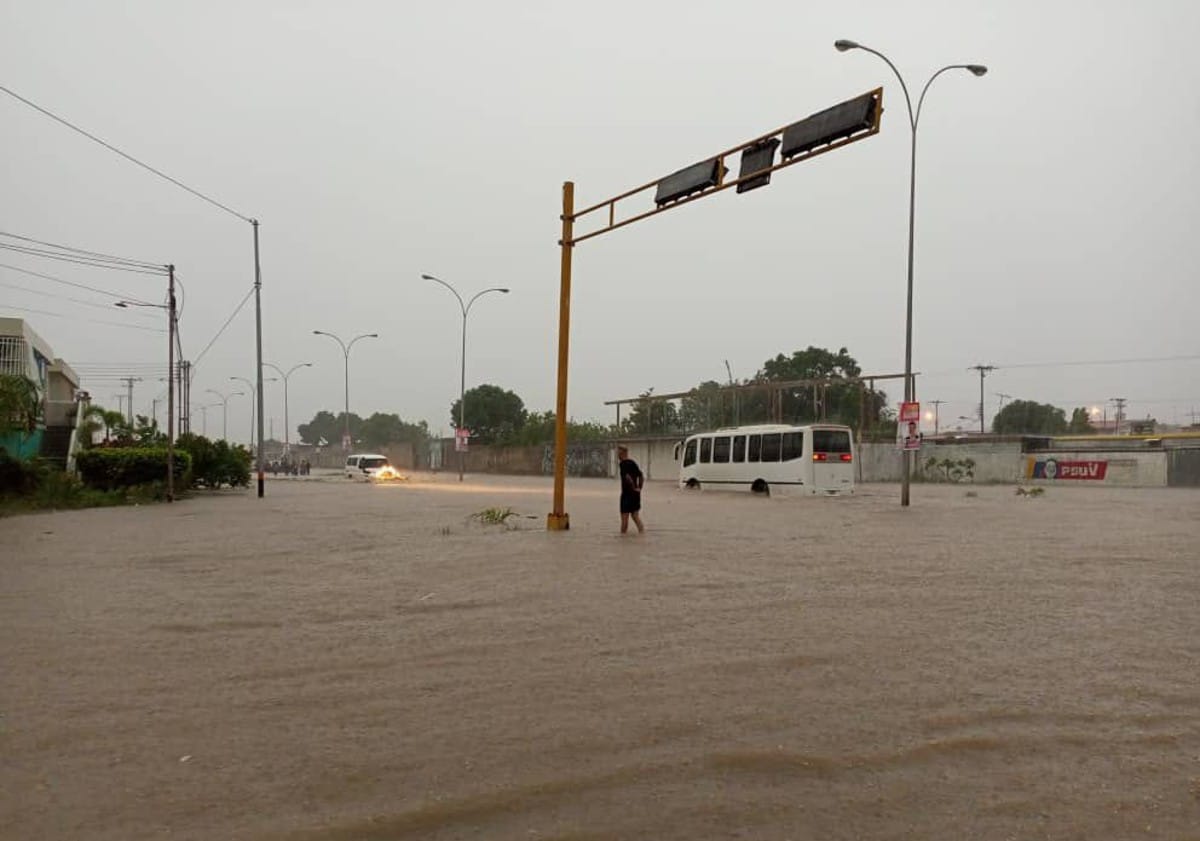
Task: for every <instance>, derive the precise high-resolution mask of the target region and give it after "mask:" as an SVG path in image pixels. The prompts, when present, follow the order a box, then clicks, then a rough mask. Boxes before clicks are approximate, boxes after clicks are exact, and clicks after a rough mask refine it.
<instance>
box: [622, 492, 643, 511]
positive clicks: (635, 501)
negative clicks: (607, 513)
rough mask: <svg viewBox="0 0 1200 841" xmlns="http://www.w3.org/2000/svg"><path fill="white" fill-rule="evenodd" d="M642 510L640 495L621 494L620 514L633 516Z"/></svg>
mask: <svg viewBox="0 0 1200 841" xmlns="http://www.w3.org/2000/svg"><path fill="white" fill-rule="evenodd" d="M641 510H642V495H641V494H635V493H623V494H621V513H622V514H633V513H635V512H637V511H641Z"/></svg>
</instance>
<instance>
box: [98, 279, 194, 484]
mask: <svg viewBox="0 0 1200 841" xmlns="http://www.w3.org/2000/svg"><path fill="white" fill-rule="evenodd" d="M166 269H167V303H166V304H148V303H146V302H145V301H117V302H116V303H115V304H114V305H113V306H117V307H121V308H122V309H127V308H129V307H153V308H155V309H163V310H166V311H167V502H174V501H175V373H174V372H175V332H176V330H177V328H178V327H179V325H178V323H177V320H178V311H177V308H176V301H175V265H174V264H173V263H172V264H169V265H168V266H167V267H166ZM130 396H131V400H130V402H131V403H132V394H131V395H130ZM130 414H131V415H132V414H133V410H132V406H131V407H130Z"/></svg>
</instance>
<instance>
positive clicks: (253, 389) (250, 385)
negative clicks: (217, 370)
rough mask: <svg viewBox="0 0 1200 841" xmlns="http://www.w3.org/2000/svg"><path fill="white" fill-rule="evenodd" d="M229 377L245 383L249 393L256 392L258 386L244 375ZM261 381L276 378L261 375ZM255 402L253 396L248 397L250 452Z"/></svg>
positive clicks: (252, 447)
mask: <svg viewBox="0 0 1200 841" xmlns="http://www.w3.org/2000/svg"><path fill="white" fill-rule="evenodd" d="M229 379H231V380H237V381H238V382H239V383H245V384H246V388H248V389H250V393H251V394H257V393H258V387H257V386H256V385H255V384H254V383H252V382H251V381H250V380H248V379H247V378H245V377H230V378H229ZM262 381H263V382H264V383H273V382H275V381H276V380H275V378H274V377H263V378H262ZM257 402H258V401H256V400H255V399H254V398H253V397H251V398H250V451H251V452H254V409H255V405H256V404H257ZM259 443H261V442H259Z"/></svg>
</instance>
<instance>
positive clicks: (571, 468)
mask: <svg viewBox="0 0 1200 841" xmlns="http://www.w3.org/2000/svg"><path fill="white" fill-rule="evenodd" d="M608 459H609V446H608V445H607V444H568V445H567V475H568V476H588V477H592V478H605V477H607V476H608ZM552 473H554V447H553V446H551V445H550V444H547V445H546V447H545V448H544V449H543V450H542V475H543V476H549V475H551V474H552Z"/></svg>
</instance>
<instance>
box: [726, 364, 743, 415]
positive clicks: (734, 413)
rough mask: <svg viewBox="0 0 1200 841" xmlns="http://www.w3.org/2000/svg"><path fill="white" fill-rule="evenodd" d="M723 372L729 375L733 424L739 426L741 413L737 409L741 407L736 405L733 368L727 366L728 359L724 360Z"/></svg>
mask: <svg viewBox="0 0 1200 841" xmlns="http://www.w3.org/2000/svg"><path fill="white" fill-rule="evenodd" d="M725 373H726V374H728V375H729V389H730V391H729V393H730V395H731V396H732V397H733V425H734V426H741V419H740V418H739V415H740V414H741V412H740V411H739V409H740V408H741V407H739V406H738V393H737V390H736V389H734V387H733V369H732V368H730V367H729V360H728V359H726V360H725Z"/></svg>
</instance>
